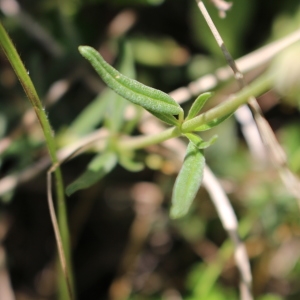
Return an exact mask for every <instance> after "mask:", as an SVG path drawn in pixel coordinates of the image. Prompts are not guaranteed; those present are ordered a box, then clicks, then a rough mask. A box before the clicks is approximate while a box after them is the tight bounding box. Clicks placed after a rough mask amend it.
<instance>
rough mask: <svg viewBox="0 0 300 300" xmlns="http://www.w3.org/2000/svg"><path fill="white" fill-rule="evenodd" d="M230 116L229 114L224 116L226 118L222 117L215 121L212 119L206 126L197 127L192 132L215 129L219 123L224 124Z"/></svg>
mask: <svg viewBox="0 0 300 300" xmlns="http://www.w3.org/2000/svg"><path fill="white" fill-rule="evenodd" d="M231 116H232V114H229V115H226V116H223V117H221V118H217V119H214V120H212V121H210V122H208V123H206V124H203V125H201V126H199V127H197V128H196V129H195V130H194V131H206V130H209V129H211V128H213V127H216V126H217V125H219V124H220V123H222V122H224V121H225V120H227V119H228V118H230V117H231Z"/></svg>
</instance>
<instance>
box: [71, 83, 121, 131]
mask: <svg viewBox="0 0 300 300" xmlns="http://www.w3.org/2000/svg"><path fill="white" fill-rule="evenodd" d="M115 95H116V94H115V93H114V92H113V91H112V90H111V89H105V90H104V91H103V92H102V93H101V94H99V95H98V96H97V97H96V98H95V99H94V100H93V101H92V102H91V103H90V104H89V105H88V106H86V107H85V108H84V110H83V111H82V112H81V113H80V114H79V115H78V116H77V117H76V119H75V120H74V121H73V122H72V124H71V125H70V126H69V128H68V132H72V133H76V134H77V135H79V136H82V135H85V134H87V133H89V132H91V131H92V130H94V129H95V128H96V127H97V126H98V125H99V124H100V123H101V122H102V121H103V118H104V116H105V112H106V107H107V106H108V104H109V103H110V101H111V99H112V98H114V97H115Z"/></svg>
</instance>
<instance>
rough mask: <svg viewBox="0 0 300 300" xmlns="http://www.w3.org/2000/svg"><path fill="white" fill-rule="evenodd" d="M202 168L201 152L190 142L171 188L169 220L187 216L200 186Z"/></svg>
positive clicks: (203, 163)
mask: <svg viewBox="0 0 300 300" xmlns="http://www.w3.org/2000/svg"><path fill="white" fill-rule="evenodd" d="M204 166H205V158H204V155H203V150H199V149H198V148H196V147H195V146H194V144H193V143H192V142H190V143H189V145H188V147H187V150H186V155H185V158H184V162H183V165H182V167H181V170H180V172H179V174H178V176H177V178H176V181H175V185H174V188H173V195H172V206H171V212H170V216H171V218H173V219H176V218H181V217H183V216H185V215H186V214H187V212H188V210H189V208H190V206H191V204H192V202H193V200H194V199H195V197H196V194H197V192H198V190H199V187H200V185H201V182H202V177H203V170H204Z"/></svg>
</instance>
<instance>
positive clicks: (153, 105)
mask: <svg viewBox="0 0 300 300" xmlns="http://www.w3.org/2000/svg"><path fill="white" fill-rule="evenodd" d="M79 52H80V53H81V55H82V56H83V57H85V58H86V59H87V60H88V61H89V62H90V63H91V65H92V66H93V67H94V69H95V70H96V71H97V73H98V74H99V75H100V76H101V78H102V80H103V81H104V82H105V83H106V84H107V85H108V86H109V87H110V88H111V89H112V90H114V91H115V92H116V93H117V94H119V95H121V96H122V97H124V98H125V99H127V100H129V101H131V102H132V103H134V104H137V105H140V106H142V107H144V108H145V109H147V110H149V111H152V112H156V113H162V114H170V115H178V114H179V113H180V112H182V108H181V107H180V105H179V104H178V103H177V102H176V101H175V100H174V99H172V98H171V97H170V96H169V95H167V94H166V93H164V92H162V91H159V90H156V89H153V88H150V87H148V86H145V85H143V84H141V83H140V82H138V81H136V80H133V79H130V78H128V77H126V76H124V75H122V74H121V73H119V72H118V71H117V70H116V69H114V68H113V67H112V66H110V65H109V64H108V63H107V62H106V61H105V60H104V59H103V58H102V56H101V55H100V54H99V53H98V52H97V51H96V50H95V49H93V48H91V47H89V46H80V47H79Z"/></svg>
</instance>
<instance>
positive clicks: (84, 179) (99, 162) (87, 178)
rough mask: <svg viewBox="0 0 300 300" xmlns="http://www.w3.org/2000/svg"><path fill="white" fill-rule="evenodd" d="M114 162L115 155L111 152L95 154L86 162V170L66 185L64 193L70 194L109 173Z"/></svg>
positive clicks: (115, 160)
mask: <svg viewBox="0 0 300 300" xmlns="http://www.w3.org/2000/svg"><path fill="white" fill-rule="evenodd" d="M116 164H117V155H116V154H115V153H113V152H106V153H104V154H102V153H101V154H99V155H97V156H96V157H95V158H93V160H92V161H91V162H90V163H89V164H88V167H87V170H86V171H85V172H84V173H83V174H82V175H81V176H80V177H79V178H77V179H76V180H75V181H74V182H72V183H71V184H70V185H69V186H68V187H67V189H66V194H67V195H68V196H70V195H72V194H73V193H74V192H76V191H78V190H81V189H86V188H88V187H90V186H91V185H93V184H95V183H96V182H97V181H99V180H100V179H101V178H102V177H104V176H105V175H106V174H107V173H109V172H110V171H111V170H112V169H113V168H114V167H115V165H116Z"/></svg>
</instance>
